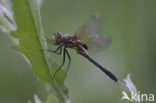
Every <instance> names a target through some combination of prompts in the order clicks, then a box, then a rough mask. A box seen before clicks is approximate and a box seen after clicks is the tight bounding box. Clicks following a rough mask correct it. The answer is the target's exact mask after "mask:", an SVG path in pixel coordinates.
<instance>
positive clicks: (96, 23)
mask: <svg viewBox="0 0 156 103" xmlns="http://www.w3.org/2000/svg"><path fill="white" fill-rule="evenodd" d="M102 27H103V18H102V17H101V16H100V15H98V14H97V15H93V17H92V18H90V19H89V20H88V21H87V22H86V23H85V24H84V25H83V26H82V27H81V28H80V29H79V30H78V31H77V32H76V33H75V36H76V37H77V39H80V40H81V42H82V43H84V44H87V46H88V51H89V52H98V51H101V50H102V49H104V48H106V47H107V45H108V44H109V43H110V41H111V38H109V37H105V38H103V37H101V36H100V35H99V32H100V31H101V29H102Z"/></svg>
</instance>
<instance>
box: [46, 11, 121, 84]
mask: <svg viewBox="0 0 156 103" xmlns="http://www.w3.org/2000/svg"><path fill="white" fill-rule="evenodd" d="M102 27H103V17H102V16H101V15H98V14H97V15H93V16H92V17H91V18H90V19H89V20H88V21H87V22H86V23H85V24H84V25H83V26H82V27H80V28H79V29H78V31H77V32H76V33H75V34H74V35H70V34H62V33H61V32H56V33H54V34H53V39H48V38H46V41H47V42H48V43H50V44H53V45H56V46H58V47H57V48H56V49H55V50H51V49H45V50H47V51H48V52H52V53H55V54H57V55H61V54H63V61H62V64H61V65H60V67H59V68H58V69H57V70H56V71H55V73H54V75H53V78H54V77H55V75H56V73H57V72H58V71H59V70H60V69H61V68H62V66H63V65H64V64H65V60H66V56H67V57H68V60H69V63H68V67H67V69H66V73H67V71H68V69H69V67H70V64H71V57H70V54H69V52H68V50H67V49H68V48H70V49H74V50H75V51H76V52H77V54H80V55H81V56H83V57H84V58H86V59H88V60H89V61H90V62H91V63H93V64H94V65H95V66H97V67H98V68H99V69H101V70H102V71H103V72H104V73H105V74H106V75H107V76H108V77H110V78H111V79H112V80H114V81H115V82H117V81H118V79H117V77H116V76H115V75H114V74H113V73H111V72H110V71H109V70H107V69H106V68H105V67H103V66H102V65H100V64H99V63H97V62H96V61H95V60H94V59H92V58H91V57H90V56H89V55H88V52H93V53H97V52H99V51H101V50H102V49H104V48H106V47H107V46H108V44H109V43H110V41H111V39H110V38H109V37H102V36H100V35H99V33H100V31H101V30H102ZM62 51H63V53H62Z"/></svg>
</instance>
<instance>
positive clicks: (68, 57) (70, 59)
mask: <svg viewBox="0 0 156 103" xmlns="http://www.w3.org/2000/svg"><path fill="white" fill-rule="evenodd" d="M65 52H66V54H67V56H68V59H69V63H68V67H67V69H66V76H67V72H68V70H69V67H70V64H71V58H70V55H69V53H68V51H67V49H65Z"/></svg>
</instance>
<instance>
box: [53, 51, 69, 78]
mask: <svg viewBox="0 0 156 103" xmlns="http://www.w3.org/2000/svg"><path fill="white" fill-rule="evenodd" d="M65 49H66V48H64V50H63V61H62V64H61V66H60V67H59V68H58V69H57V70H56V71H55V73H54V75H53V78H52V79H54V78H55V76H56V73H57V72H58V71H59V70H60V69H61V68H62V66H63V65H64V63H65V59H66V54H65V53H66V52H65Z"/></svg>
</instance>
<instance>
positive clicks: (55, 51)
mask: <svg viewBox="0 0 156 103" xmlns="http://www.w3.org/2000/svg"><path fill="white" fill-rule="evenodd" d="M44 50H46V51H48V52H52V53H56V54H58V55H61V53H62V45H59V47H58V48H57V49H55V50H50V49H44ZM58 50H60V52H59V53H58V52H57V51H58Z"/></svg>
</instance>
